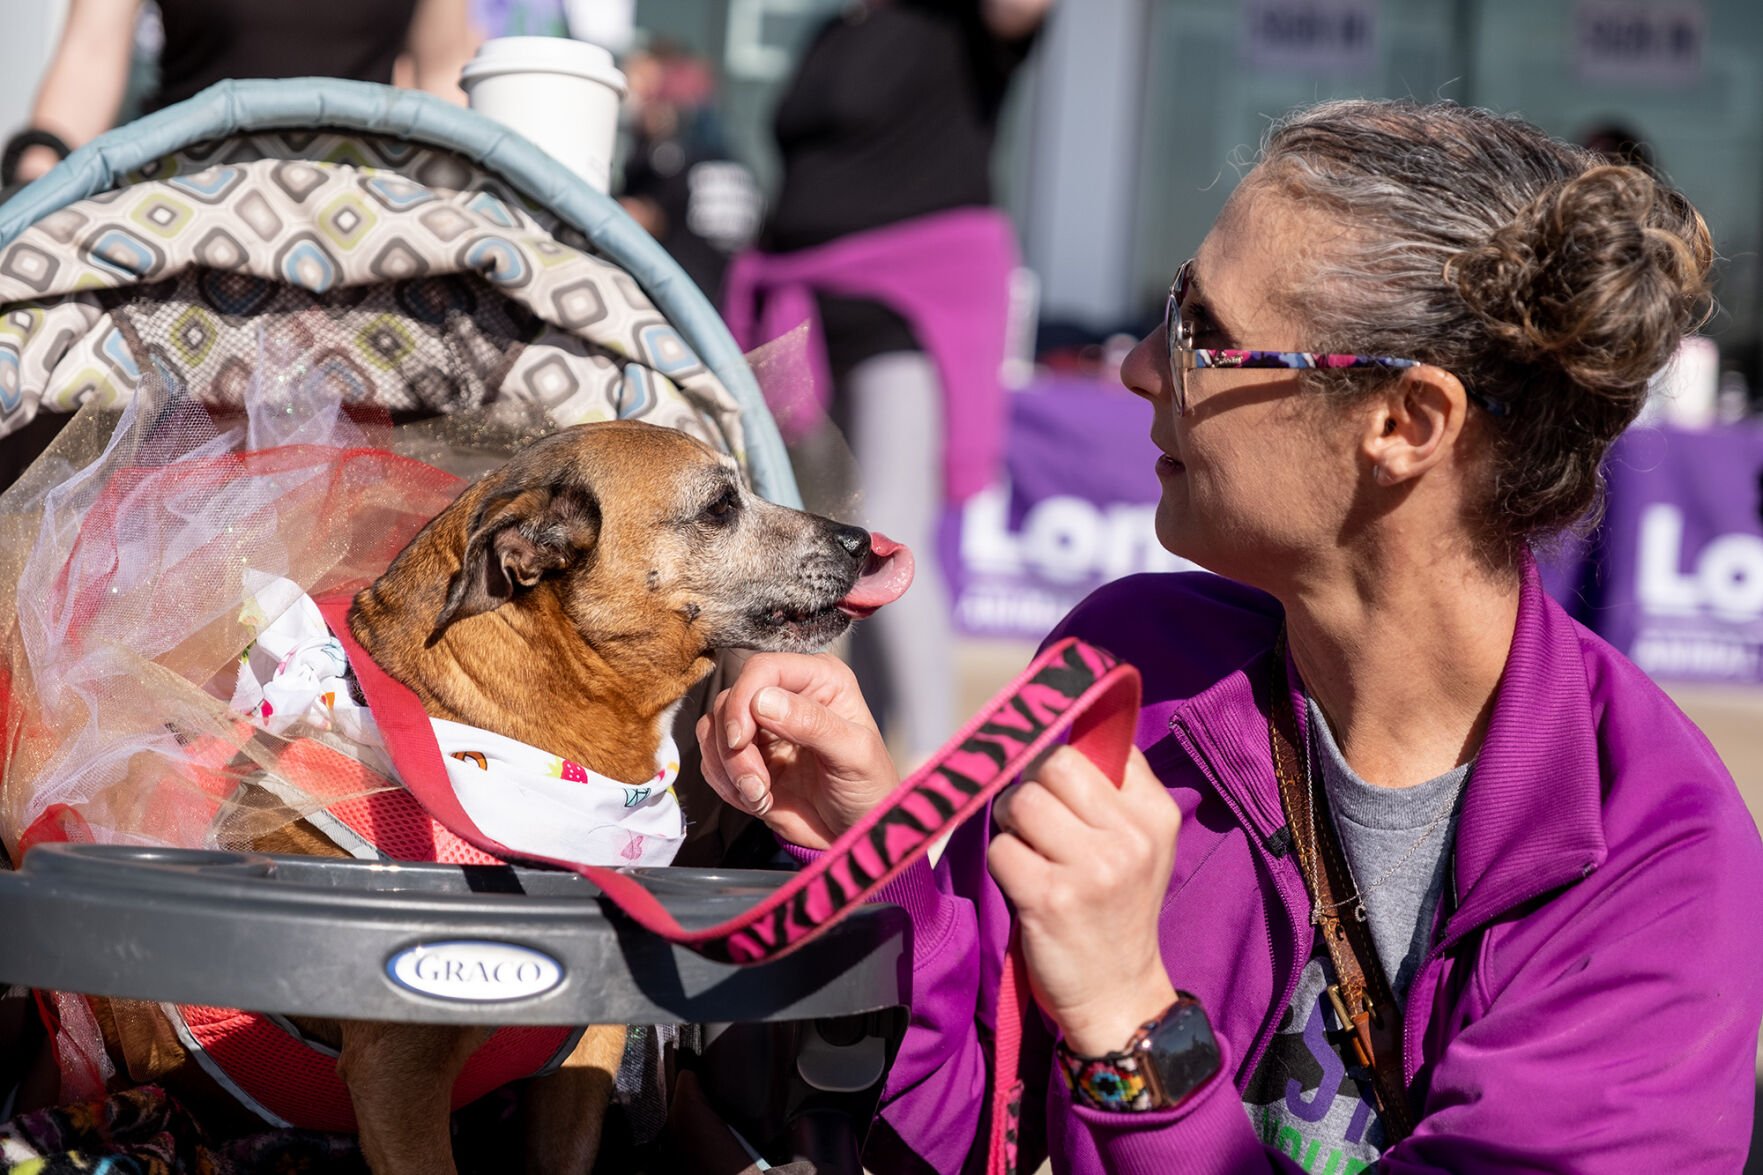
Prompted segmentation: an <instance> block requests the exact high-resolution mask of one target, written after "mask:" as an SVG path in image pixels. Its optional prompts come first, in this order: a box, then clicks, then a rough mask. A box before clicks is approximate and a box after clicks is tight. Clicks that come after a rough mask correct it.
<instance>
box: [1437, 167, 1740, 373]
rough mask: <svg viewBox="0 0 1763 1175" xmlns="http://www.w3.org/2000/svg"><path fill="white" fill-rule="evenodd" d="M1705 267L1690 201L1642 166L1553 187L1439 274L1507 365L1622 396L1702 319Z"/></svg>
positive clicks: (1700, 229) (1709, 251) (1707, 245)
mask: <svg viewBox="0 0 1763 1175" xmlns="http://www.w3.org/2000/svg"><path fill="white" fill-rule="evenodd" d="M1713 261H1714V245H1713V241H1712V240H1711V239H1710V238H1709V235H1708V228H1707V225H1705V224H1704V223H1703V222H1702V218H1701V216H1700V214H1698V213H1697V212H1696V210H1695V208H1694V207H1692V206H1691V205H1690V203H1689V201H1688V200H1686V199H1684V197H1683V196H1682V195H1680V194H1679V193H1678V192H1677V191H1675V190H1674V189H1672V188H1670V187H1667V186H1665V185H1664V184H1661V183H1659V182H1658V181H1656V180H1654V179H1653V178H1652V177H1651V176H1649V175H1648V174H1647V173H1646V172H1644V171H1642V170H1640V169H1639V168H1636V167H1624V166H1616V165H1608V166H1599V167H1593V168H1590V169H1588V170H1586V171H1584V172H1582V173H1580V174H1579V175H1576V176H1573V177H1571V178H1568V179H1564V180H1560V181H1557V182H1556V183H1553V184H1551V185H1550V186H1549V187H1548V188H1547V189H1546V190H1544V191H1543V192H1542V193H1541V194H1540V195H1538V196H1537V197H1536V198H1535V199H1533V200H1532V201H1531V202H1530V203H1529V204H1527V205H1526V206H1524V207H1523V208H1522V209H1520V210H1519V212H1518V214H1517V215H1516V216H1514V217H1513V218H1512V220H1511V221H1510V222H1509V223H1508V224H1506V225H1505V226H1504V227H1503V228H1501V229H1499V230H1498V231H1496V232H1495V233H1494V234H1493V236H1492V237H1490V238H1489V239H1488V241H1487V243H1486V244H1483V245H1480V246H1477V247H1475V248H1471V249H1466V250H1464V251H1463V252H1462V253H1460V254H1458V255H1457V256H1456V257H1455V258H1453V259H1452V261H1451V263H1450V265H1449V266H1448V269H1447V273H1448V275H1449V277H1450V278H1451V279H1453V280H1454V281H1455V283H1456V286H1457V290H1458V292H1459V293H1460V294H1461V295H1462V296H1463V299H1464V301H1465V302H1467V303H1468V305H1469V307H1470V309H1471V310H1473V311H1474V312H1475V313H1476V314H1477V315H1478V316H1480V317H1481V318H1482V319H1483V320H1484V321H1485V322H1486V323H1487V325H1488V327H1489V330H1490V332H1491V333H1492V335H1493V336H1494V338H1495V339H1496V340H1497V341H1499V342H1503V343H1505V344H1507V345H1509V346H1510V347H1511V348H1512V349H1513V351H1514V355H1513V358H1514V359H1515V360H1517V361H1519V362H1526V363H1534V362H1539V361H1543V362H1552V363H1554V364H1556V365H1558V366H1559V367H1560V368H1561V369H1562V371H1563V372H1564V373H1565V374H1566V375H1567V376H1568V377H1569V378H1570V379H1572V380H1573V381H1574V382H1575V383H1577V384H1580V385H1581V386H1583V387H1585V388H1587V389H1590V390H1602V391H1609V392H1623V391H1625V390H1630V389H1633V388H1635V387H1636V386H1637V385H1640V384H1644V383H1645V382H1646V381H1647V380H1648V379H1649V378H1650V377H1651V376H1652V375H1653V373H1654V372H1656V371H1658V370H1659V368H1660V367H1662V366H1664V364H1665V363H1666V361H1668V360H1669V359H1670V358H1671V356H1672V354H1673V352H1674V351H1675V350H1676V348H1677V345H1678V342H1679V340H1681V339H1682V337H1683V336H1684V335H1686V334H1688V333H1690V332H1691V331H1693V330H1695V329H1696V328H1697V327H1699V326H1700V325H1701V324H1702V323H1703V322H1705V321H1707V318H1708V316H1709V314H1710V313H1711V312H1712V310H1713V299H1712V296H1711V293H1710V291H1709V283H1708V277H1709V271H1710V269H1711V268H1712V265H1713Z"/></svg>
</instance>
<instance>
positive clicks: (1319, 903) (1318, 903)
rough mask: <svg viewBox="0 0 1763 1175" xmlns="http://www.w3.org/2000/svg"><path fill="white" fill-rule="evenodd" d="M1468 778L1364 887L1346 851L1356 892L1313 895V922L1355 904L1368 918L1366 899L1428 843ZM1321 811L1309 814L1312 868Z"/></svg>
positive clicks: (1308, 758) (1310, 788)
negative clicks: (1336, 895) (1328, 899)
mask: <svg viewBox="0 0 1763 1175" xmlns="http://www.w3.org/2000/svg"><path fill="white" fill-rule="evenodd" d="M1305 702H1306V705H1308V702H1309V698H1308V697H1306V698H1305ZM1306 718H1308V719H1309V720H1310V721H1308V722H1306V724H1305V729H1304V734H1305V737H1304V787H1305V789H1306V791H1307V792H1308V793H1309V794H1310V795H1311V796H1314V795H1315V794H1316V773H1315V766H1314V765H1315V762H1316V759H1317V754H1316V728H1315V715H1314V714H1310V715H1306ZM1467 778H1468V776H1467V775H1465V776H1464V779H1460V780H1458V781H1457V786H1455V787H1453V788H1452V789H1451V790H1450V791H1449V792H1448V793H1446V795H1445V802H1444V803H1442V804H1440V805H1439V809H1438V811H1437V812H1435V813H1433V817H1432V819H1431V820H1428V821H1427V822H1426V823H1425V824H1424V825H1422V826H1421V829H1420V831H1419V832H1418V833H1416V834H1415V837H1414V839H1413V840H1412V841H1411V842H1409V844H1408V847H1407V848H1406V849H1404V850H1402V855H1401V856H1399V857H1397V858H1396V859H1395V860H1394V861H1392V862H1391V863H1390V864H1389V865H1387V866H1385V867H1384V869H1383V871H1382V872H1380V873H1379V874H1378V875H1377V877H1376V878H1375V879H1374V880H1373V881H1372V882H1371V884H1370V885H1367V886H1364V887H1361V886H1360V885H1359V879H1358V878H1356V877H1354V876H1353V864H1352V862H1351V861H1348V860H1347V859H1346V856H1345V854H1344V853H1343V854H1342V860H1341V864H1342V865H1344V866H1346V870H1347V877H1348V879H1349V880H1351V881H1352V883H1353V892H1352V893H1350V894H1348V895H1347V896H1346V897H1344V898H1341V899H1340V900H1338V901H1333V902H1324V901H1323V900H1322V899H1321V898H1320V897H1312V898H1311V899H1310V922H1311V924H1312V925H1320V924H1321V922H1322V920H1323V918H1324V917H1325V916H1326V915H1329V914H1333V913H1335V912H1336V911H1338V910H1340V909H1342V908H1343V907H1345V906H1353V907H1354V910H1353V914H1354V917H1356V918H1357V919H1358V920H1359V921H1361V922H1363V921H1365V919H1366V916H1367V915H1366V909H1365V899H1366V898H1368V897H1370V896H1371V895H1372V894H1373V893H1375V892H1376V890H1377V888H1378V886H1380V885H1382V884H1383V883H1384V882H1386V881H1388V880H1389V879H1390V878H1391V877H1394V876H1395V875H1396V871H1397V870H1398V869H1400V868H1401V867H1402V866H1403V865H1405V864H1407V863H1408V858H1410V857H1412V856H1413V855H1414V854H1415V853H1416V852H1417V851H1418V850H1419V849H1420V846H1421V845H1423V844H1425V843H1426V842H1427V841H1428V840H1430V839H1431V838H1432V832H1433V829H1435V828H1437V827H1438V826H1439V823H1440V822H1441V821H1443V820H1444V819H1445V818H1446V817H1447V816H1449V815H1450V814H1451V811H1452V809H1454V808H1455V807H1456V806H1457V796H1458V795H1459V794H1460V793H1461V792H1462V790H1463V784H1464V782H1465V780H1466V779H1467ZM1319 815H1320V813H1318V812H1317V811H1316V809H1315V808H1314V807H1312V809H1311V818H1310V862H1311V868H1312V870H1314V869H1315V868H1316V863H1317V862H1318V861H1319V860H1320V858H1321V856H1322V844H1321V842H1320V841H1319V840H1318V839H1317V836H1316V821H1317V818H1318V816H1319Z"/></svg>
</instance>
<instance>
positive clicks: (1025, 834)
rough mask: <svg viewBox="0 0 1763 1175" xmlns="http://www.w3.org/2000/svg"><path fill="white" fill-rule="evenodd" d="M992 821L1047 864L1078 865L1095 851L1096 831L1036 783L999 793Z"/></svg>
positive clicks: (1013, 787) (1034, 781) (994, 805)
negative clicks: (1048, 862)
mask: <svg viewBox="0 0 1763 1175" xmlns="http://www.w3.org/2000/svg"><path fill="white" fill-rule="evenodd" d="M992 819H994V820H996V821H997V822H998V827H999V828H1001V829H1003V830H1004V831H1005V832H1007V833H1009V834H1010V835H1012V836H1014V837H1016V838H1017V839H1018V840H1020V841H1021V842H1022V843H1023V844H1025V845H1027V846H1028V847H1029V848H1030V849H1032V850H1034V851H1035V852H1036V853H1038V854H1039V855H1040V856H1042V857H1045V858H1046V859H1047V860H1049V861H1058V862H1062V863H1068V862H1073V861H1081V860H1083V859H1084V858H1085V857H1087V856H1089V855H1090V854H1092V853H1094V852H1096V851H1097V848H1098V846H1097V844H1096V840H1097V836H1096V833H1097V829H1096V828H1095V827H1094V826H1093V825H1090V824H1088V823H1086V822H1085V821H1084V820H1083V819H1082V817H1080V816H1079V815H1078V814H1077V813H1075V812H1073V811H1072V810H1071V809H1070V808H1069V807H1067V806H1066V804H1065V801H1063V800H1062V799H1060V798H1059V797H1058V796H1056V795H1054V794H1053V793H1052V792H1051V791H1049V790H1048V789H1047V788H1046V787H1044V786H1043V785H1042V784H1041V783H1039V782H1038V781H1036V780H1032V779H1031V780H1028V781H1026V782H1023V783H1019V784H1015V785H1014V786H1011V787H1008V788H1005V789H1004V790H1003V791H1001V792H999V793H998V798H997V799H995V800H993V801H992Z"/></svg>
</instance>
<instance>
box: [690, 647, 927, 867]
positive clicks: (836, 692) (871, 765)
mask: <svg viewBox="0 0 1763 1175" xmlns="http://www.w3.org/2000/svg"><path fill="white" fill-rule="evenodd" d="M698 745H699V746H700V747H702V748H703V751H704V778H705V779H706V780H708V781H709V783H710V786H711V787H712V788H714V789H715V790H716V794H717V795H719V796H721V797H722V798H723V800H724V801H725V802H727V803H730V804H733V805H734V806H735V807H737V808H740V809H741V810H742V811H745V812H751V813H753V814H754V815H755V816H758V817H759V818H760V819H762V820H764V821H765V823H766V824H767V825H768V826H769V827H770V828H771V830H772V831H773V832H775V833H776V834H777V835H778V836H781V837H783V838H784V839H785V840H787V841H789V842H790V843H791V844H797V845H801V846H802V847H803V848H808V849H824V848H827V847H828V846H830V845H831V844H832V843H833V841H835V840H837V839H838V838H839V836H840V834H842V833H843V832H844V831H845V830H846V829H847V828H849V827H851V825H853V824H855V823H856V822H857V821H858V820H860V819H862V818H863V816H864V814H865V813H867V812H868V811H869V810H870V809H871V808H873V807H874V806H875V805H876V804H877V803H878V802H879V801H880V800H881V799H882V798H883V797H885V796H886V795H887V794H888V793H889V792H891V791H893V790H894V786H895V784H897V783H898V782H899V778H900V777H899V773H898V772H897V771H896V770H895V768H894V764H893V761H892V760H891V759H889V758H888V751H887V747H886V746H885V745H884V744H883V743H882V737H881V732H880V731H878V730H877V729H876V725H875V719H874V718H873V717H871V716H870V713H869V707H868V706H867V705H866V704H865V703H864V701H863V694H862V693H861V692H860V691H859V690H858V688H857V679H856V678H855V677H854V676H852V674H851V670H850V669H849V668H848V667H847V666H846V665H845V663H844V662H843V661H840V660H839V659H838V658H836V657H832V656H829V655H827V654H825V653H822V654H819V655H817V656H812V657H809V656H803V655H800V654H794V653H761V654H759V655H757V656H755V657H752V658H750V659H749V660H748V661H747V663H746V664H745V665H743V666H742V667H741V671H740V673H739V675H738V676H736V678H735V681H734V684H733V685H731V686H729V688H727V689H725V690H723V691H722V692H721V693H720V694H718V695H716V701H715V702H713V703H712V704H711V707H710V710H709V712H708V713H707V714H705V715H704V716H703V717H702V718H700V719H698Z"/></svg>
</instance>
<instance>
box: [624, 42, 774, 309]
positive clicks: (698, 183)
mask: <svg viewBox="0 0 1763 1175" xmlns="http://www.w3.org/2000/svg"><path fill="white" fill-rule="evenodd" d="M621 68H623V70H624V74H625V77H626V79H627V80H628V81H629V84H630V95H629V97H627V98H626V100H625V105H626V114H627V118H628V120H629V121H628V125H627V126H626V128H625V130H626V138H625V142H626V151H625V160H624V170H623V182H622V183H621V185H620V188H619V194H618V202H619V203H620V204H621V205H623V206H624V210H625V211H626V212H628V213H630V215H631V217H632V219H634V220H635V221H636V222H637V223H638V224H640V225H642V226H643V227H644V228H645V229H647V230H648V231H649V234H650V235H651V236H653V237H654V238H655V239H656V240H657V241H659V242H660V243H661V246H662V247H663V248H664V249H666V250H667V251H668V253H669V254H671V255H672V256H673V259H674V260H675V261H678V262H679V263H680V268H682V269H684V270H685V271H686V273H687V274H688V275H689V276H690V277H691V279H692V280H693V281H694V282H696V283H697V285H698V288H699V289H700V290H703V291H704V293H705V295H706V296H707V297H709V298H710V299H711V300H712V301H713V302H714V301H716V300H718V299H719V298H720V297H721V294H722V283H723V275H724V273H725V272H726V271H727V269H728V264H729V259H730V258H731V257H733V256H734V255H735V253H736V252H738V251H739V250H741V249H744V248H746V247H747V246H748V245H751V244H752V243H753V238H754V236H755V235H756V234H757V232H758V229H759V220H760V217H761V216H762V214H763V209H764V204H763V201H762V199H761V198H760V195H759V185H758V182H757V181H756V180H754V178H753V173H752V171H750V170H749V169H748V168H747V166H746V164H744V163H740V162H738V161H737V160H735V159H734V158H732V157H731V156H730V153H729V150H728V147H727V144H726V142H725V141H724V138H723V133H722V125H721V123H720V121H719V120H718V118H717V115H716V75H715V73H714V71H713V70H712V68H711V65H710V63H709V62H708V61H706V60H704V59H703V58H702V57H698V56H695V55H693V54H691V53H689V52H687V51H686V50H685V49H683V48H681V47H680V46H678V45H675V44H673V43H672V42H670V41H666V40H661V39H658V40H656V41H654V42H653V43H651V44H650V45H648V46H647V47H645V48H643V49H639V50H637V51H636V52H633V53H631V54H629V55H627V56H626V57H625V59H624V61H623V62H622V63H621Z"/></svg>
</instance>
